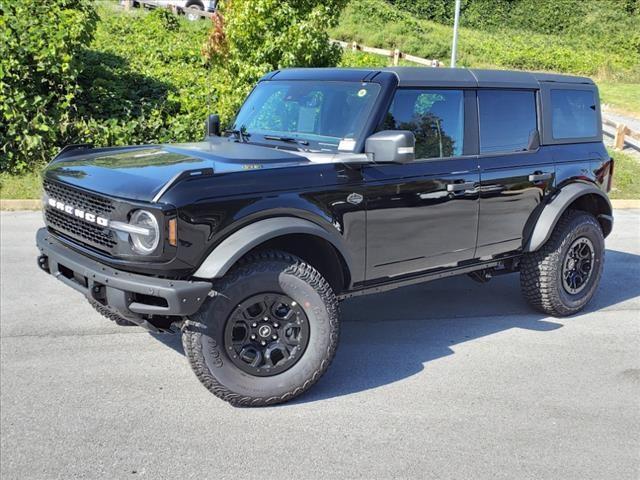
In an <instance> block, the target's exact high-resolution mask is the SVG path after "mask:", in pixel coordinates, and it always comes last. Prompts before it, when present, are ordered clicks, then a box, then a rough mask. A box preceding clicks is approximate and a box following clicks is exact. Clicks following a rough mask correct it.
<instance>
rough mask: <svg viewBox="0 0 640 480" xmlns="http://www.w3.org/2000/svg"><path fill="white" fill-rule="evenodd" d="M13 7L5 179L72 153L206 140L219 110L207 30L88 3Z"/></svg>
mask: <svg viewBox="0 0 640 480" xmlns="http://www.w3.org/2000/svg"><path fill="white" fill-rule="evenodd" d="M10 2H11V3H10V4H9V7H8V8H7V9H6V11H5V15H0V27H1V37H0V114H1V115H2V122H1V123H0V145H1V147H0V148H1V152H0V153H2V170H3V171H4V170H8V171H12V172H23V171H25V170H27V169H33V168H36V167H38V166H40V165H41V164H42V163H44V162H46V161H48V160H50V159H51V157H52V156H53V155H54V154H55V152H56V151H57V150H58V149H60V148H61V147H63V146H64V145H66V144H69V143H82V142H87V143H93V144H94V145H96V146H106V145H125V144H136V143H154V142H158V143H160V142H169V141H191V140H195V139H197V138H199V137H201V136H202V135H203V132H204V119H205V117H206V114H207V112H208V111H209V106H208V105H210V103H211V101H212V100H213V99H212V96H213V87H212V85H211V82H209V76H210V72H209V70H208V69H207V68H205V63H204V61H203V58H202V55H201V47H202V44H203V42H204V41H205V39H206V38H207V32H208V29H209V23H208V22H206V21H202V22H188V21H186V20H184V19H179V18H178V17H176V16H175V15H173V14H172V13H170V12H168V11H166V10H163V9H156V10H153V11H152V12H150V13H147V12H142V11H139V10H136V11H131V12H123V11H122V10H121V9H119V8H118V7H117V6H116V5H115V4H114V3H106V2H104V3H103V2H100V3H96V4H95V7H94V6H92V5H93V4H92V3H90V2H89V1H88V0H87V1H81V0H74V1H72V0H55V2H54V1H51V2H47V8H43V4H42V1H41V0H10ZM94 8H95V9H94ZM7 13H8V15H7Z"/></svg>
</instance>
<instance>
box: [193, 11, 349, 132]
mask: <svg viewBox="0 0 640 480" xmlns="http://www.w3.org/2000/svg"><path fill="white" fill-rule="evenodd" d="M345 3H346V0H325V1H323V2H316V1H313V0H223V1H222V2H221V4H220V14H219V15H218V16H217V18H216V19H215V20H214V26H213V28H212V30H211V34H210V37H209V40H208V42H207V44H206V45H205V47H204V53H205V56H206V57H207V59H208V60H209V62H210V64H211V66H212V67H213V68H214V71H215V75H214V85H215V89H216V93H217V95H218V99H219V102H218V106H217V111H218V113H219V114H220V115H221V118H222V120H223V122H228V121H229V120H230V118H231V117H232V116H233V114H234V112H235V111H236V110H237V108H238V106H239V105H240V103H241V102H242V100H243V99H244V97H245V96H246V94H247V93H248V92H249V91H250V89H251V88H252V86H253V85H254V84H255V82H256V81H257V80H258V79H260V77H262V75H264V74H265V73H267V72H269V71H272V70H276V69H280V68H287V67H326V66H335V65H336V64H337V62H338V61H339V60H340V56H341V51H340V48H339V47H338V46H336V45H333V44H331V43H330V42H329V36H328V34H327V28H328V27H331V26H334V25H335V24H336V23H337V21H338V16H339V15H340V11H341V10H342V7H343V6H344V5H345Z"/></svg>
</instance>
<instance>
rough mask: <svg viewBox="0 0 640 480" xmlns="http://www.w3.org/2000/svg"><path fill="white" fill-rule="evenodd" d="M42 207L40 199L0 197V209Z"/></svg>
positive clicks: (38, 208) (35, 208) (36, 208)
mask: <svg viewBox="0 0 640 480" xmlns="http://www.w3.org/2000/svg"><path fill="white" fill-rule="evenodd" d="M41 208H42V200H34V199H24V200H8V199H7V200H5V199H0V210H6V211H10V212H13V211H17V210H40V209H41Z"/></svg>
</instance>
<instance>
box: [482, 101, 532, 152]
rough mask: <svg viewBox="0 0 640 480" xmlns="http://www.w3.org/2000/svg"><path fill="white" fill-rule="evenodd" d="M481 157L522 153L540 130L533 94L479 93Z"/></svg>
mask: <svg viewBox="0 0 640 480" xmlns="http://www.w3.org/2000/svg"><path fill="white" fill-rule="evenodd" d="M478 102H479V106H480V153H496V152H521V151H523V150H526V149H527V146H528V145H529V138H530V136H531V133H532V132H534V131H535V130H536V128H537V124H536V99H535V94H534V93H533V92H524V91H515V90H479V91H478Z"/></svg>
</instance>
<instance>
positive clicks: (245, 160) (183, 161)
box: [45, 138, 335, 201]
mask: <svg viewBox="0 0 640 480" xmlns="http://www.w3.org/2000/svg"><path fill="white" fill-rule="evenodd" d="M314 155H315V156H316V157H323V158H320V160H319V159H318V158H316V159H315V161H329V160H330V158H332V157H334V156H335V155H330V154H329V155H328V154H321V155H318V154H309V155H307V154H305V153H303V152H298V151H295V152H292V151H288V150H281V149H276V148H272V147H265V146H258V145H252V144H246V143H238V142H234V141H229V140H227V139H226V138H215V139H212V140H209V141H206V142H198V143H185V144H171V145H147V146H137V147H113V148H106V149H105V148H102V149H95V150H94V149H78V150H73V151H71V152H69V153H67V154H65V153H63V154H61V155H59V157H58V158H56V159H55V160H54V161H53V162H51V163H50V164H49V166H48V167H47V168H46V169H45V178H48V179H52V180H57V181H60V182H64V183H67V184H70V185H74V186H77V187H80V188H82V189H86V190H90V191H94V192H98V193H102V194H105V195H108V196H112V197H119V198H123V199H130V200H140V201H152V200H153V199H154V198H155V197H156V196H157V195H158V193H159V192H161V191H162V190H163V188H164V187H165V185H167V184H168V183H170V182H172V181H173V180H176V179H178V178H179V177H180V175H181V174H183V172H187V171H200V173H199V174H202V175H214V174H220V173H229V172H240V171H248V170H255V169H263V168H279V167H287V166H296V165H304V164H309V163H312V160H310V158H309V157H310V156H314ZM193 173H194V174H197V172H193Z"/></svg>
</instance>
